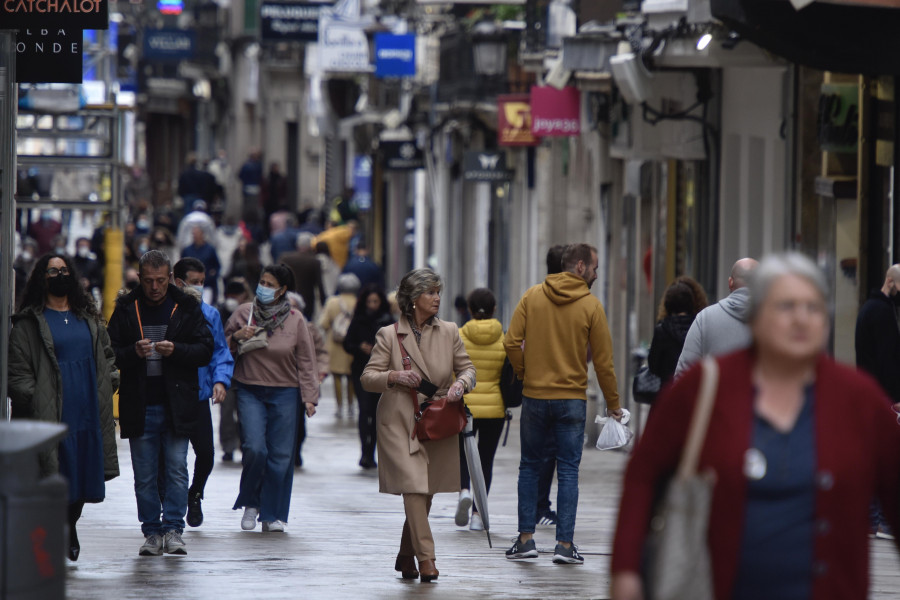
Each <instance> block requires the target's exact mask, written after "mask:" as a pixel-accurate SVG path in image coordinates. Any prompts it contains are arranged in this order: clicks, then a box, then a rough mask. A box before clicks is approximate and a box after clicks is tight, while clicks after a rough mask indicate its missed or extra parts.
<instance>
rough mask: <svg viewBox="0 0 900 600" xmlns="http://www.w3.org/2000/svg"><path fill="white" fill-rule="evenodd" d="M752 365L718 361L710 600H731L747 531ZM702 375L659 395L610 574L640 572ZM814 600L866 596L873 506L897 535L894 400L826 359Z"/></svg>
mask: <svg viewBox="0 0 900 600" xmlns="http://www.w3.org/2000/svg"><path fill="white" fill-rule="evenodd" d="M753 364H754V356H753V353H752V351H750V350H745V351H741V352H738V353H735V354H731V355H729V356H726V357H723V358H720V359H719V365H720V379H719V390H718V393H717V395H716V404H715V407H714V409H713V413H712V420H711V421H710V428H709V432H708V434H707V438H706V442H705V444H704V446H703V451H702V452H701V455H700V466H699V468H700V469H701V470H702V469H703V468H706V467H709V468H712V469H713V470H714V471H715V473H716V477H717V480H716V481H717V483H716V487H715V491H714V493H713V502H712V509H711V513H710V523H709V537H708V542H709V549H710V554H711V557H712V567H713V578H714V584H715V594H716V598H718V599H719V600H726V599H728V598H731V596H732V588H733V586H734V581H735V577H736V574H737V567H738V558H739V552H740V545H741V532H742V530H743V525H744V503H745V499H746V487H747V481H746V478H745V477H744V474H743V464H744V452H745V451H746V450H747V448H748V447H749V445H750V438H751V435H752V424H753V386H752V383H751V374H752V369H753ZM898 368H900V367H898ZM700 376H701V368H700V367H699V365H698V366H696V367H694V368H693V369H691V370H690V371H689V372H687V373H685V375H684V376H683V377H681V378H680V379H678V380H676V381H675V382H674V383H673V385H672V386H671V387H669V388H668V389H667V390H665V391H664V392H663V393H662V394H661V396H660V398H659V399H658V400H657V402H656V405H655V406H654V408H653V410H652V411H651V413H650V417H649V419H648V422H647V428H646V431H645V433H644V436H643V437H642V438H641V442H640V444H639V445H638V447H637V448H636V449H635V451H634V455H633V456H632V458H631V461H630V463H629V465H628V468H627V470H626V472H625V484H624V491H623V494H622V502H621V506H620V508H619V521H618V526H617V529H616V536H615V541H614V543H613V557H612V566H611V571H612V573H614V574H615V573H617V572H622V571H634V572H640V565H641V554H642V551H643V546H644V539H645V537H646V536H647V531H648V528H649V523H650V519H651V513H652V509H653V506H652V505H653V501H654V497H655V491H656V489H657V487H658V486H659V485H660V484H661V483H662V482H664V481H666V480H667V478H668V477H669V476H670V475H671V474H672V473H673V472H674V471H675V468H676V467H677V464H678V460H679V458H680V456H681V449H682V446H683V445H684V443H685V438H686V437H687V429H688V425H689V423H690V419H691V413H692V411H693V406H694V403H695V400H696V395H697V390H698V388H699V387H700ZM814 402H815V404H814V408H813V410H814V413H815V415H814V419H815V436H816V460H817V466H816V482H817V492H816V507H815V515H816V526H815V531H816V535H815V540H814V542H813V560H814V563H813V567H814V575H813V576H814V581H813V585H812V592H813V593H812V597H813V598H815V599H826V598H828V599H831V598H834V599H835V600H838V599H840V600H844V599H847V598H866V597H867V592H868V587H869V539H868V531H869V503H870V500H871V498H872V497H873V496H876V495H877V496H878V497H879V498H880V499H881V503H882V507H883V510H884V515H885V517H886V518H887V520H888V522H889V524H890V525H891V527H892V528H893V530H894V531H898V530H900V527H898V525H900V522H898V512H900V511H898V488H900V425H898V424H897V416H896V415H895V414H894V413H893V411H892V410H891V409H890V402H889V401H888V399H887V397H886V396H885V395H884V392H882V391H881V389H880V388H879V387H878V384H876V383H875V381H874V380H873V379H871V378H869V377H868V376H867V375H864V374H862V373H859V372H857V371H855V370H853V369H851V368H849V367H846V366H843V365H840V364H838V363H836V362H834V361H833V360H832V359H830V358H827V357H824V356H823V357H822V358H820V359H819V361H818V364H817V365H816V383H815V400H814Z"/></svg>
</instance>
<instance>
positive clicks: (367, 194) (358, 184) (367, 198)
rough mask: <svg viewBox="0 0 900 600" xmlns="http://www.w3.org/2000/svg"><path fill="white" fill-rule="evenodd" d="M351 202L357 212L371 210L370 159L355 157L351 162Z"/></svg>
mask: <svg viewBox="0 0 900 600" xmlns="http://www.w3.org/2000/svg"><path fill="white" fill-rule="evenodd" d="M353 190H354V193H353V202H354V203H355V204H356V208H357V209H358V210H362V211H366V210H371V208H372V159H371V158H369V157H368V156H357V157H356V158H355V159H354V160H353Z"/></svg>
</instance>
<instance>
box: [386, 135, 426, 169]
mask: <svg viewBox="0 0 900 600" xmlns="http://www.w3.org/2000/svg"><path fill="white" fill-rule="evenodd" d="M378 148H379V150H380V151H381V156H382V158H383V159H384V168H385V169H387V170H389V171H410V170H413V169H424V168H425V153H424V152H422V149H421V148H419V147H418V146H416V142H415V140H408V141H399V142H398V141H384V140H382V141H381V142H379V143H378Z"/></svg>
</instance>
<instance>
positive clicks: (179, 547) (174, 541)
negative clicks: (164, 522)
mask: <svg viewBox="0 0 900 600" xmlns="http://www.w3.org/2000/svg"><path fill="white" fill-rule="evenodd" d="M165 549H166V554H187V548H185V545H184V540H182V539H181V533H180V532H178V531H176V530H174V529H172V530H170V531H167V532H166V539H165Z"/></svg>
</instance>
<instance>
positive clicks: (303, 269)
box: [279, 231, 326, 321]
mask: <svg viewBox="0 0 900 600" xmlns="http://www.w3.org/2000/svg"><path fill="white" fill-rule="evenodd" d="M314 239H315V236H314V235H313V234H311V233H308V232H306V231H304V232H302V233H300V234H298V235H297V244H296V245H297V250H296V252H285V253H284V254H282V255H281V260H280V261H279V262H281V263H283V264H284V265H285V266H287V267H288V268H290V270H291V271H293V272H294V280H295V281H296V282H297V289H296V290H292V291H296V292H297V293H298V294H300V295H301V296H302V297H303V301H304V302H305V303H306V307H305V308H304V309H303V315H304V316H305V317H306V318H307V320H310V321H311V320H312V318H313V314H314V313H315V310H316V290H318V291H319V306H322V305H324V304H325V299H326V295H325V284H324V283H323V281H322V263H320V262H319V259H317V258H316V253H315V251H314V250H313V240H314Z"/></svg>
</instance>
